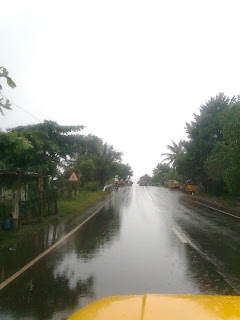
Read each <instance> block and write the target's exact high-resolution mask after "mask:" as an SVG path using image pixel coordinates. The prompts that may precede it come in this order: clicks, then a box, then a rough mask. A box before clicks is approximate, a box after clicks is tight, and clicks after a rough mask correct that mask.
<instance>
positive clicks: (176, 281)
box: [0, 186, 240, 320]
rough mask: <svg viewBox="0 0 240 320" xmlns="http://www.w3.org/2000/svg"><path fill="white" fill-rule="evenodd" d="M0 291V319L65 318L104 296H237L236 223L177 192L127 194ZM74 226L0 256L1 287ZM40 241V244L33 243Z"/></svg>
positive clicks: (239, 223)
mask: <svg viewBox="0 0 240 320" xmlns="http://www.w3.org/2000/svg"><path fill="white" fill-rule="evenodd" d="M112 196H113V198H112V200H111V201H110V202H109V203H108V204H107V205H106V206H105V207H104V208H103V209H102V210H101V211H100V212H99V213H98V214H96V215H95V216H94V217H93V218H92V219H91V220H90V221H88V222H87V223H86V224H85V225H84V226H83V227H82V228H81V229H79V230H77V231H76V232H75V233H74V234H72V235H71V236H70V237H69V238H68V239H66V240H65V241H64V242H62V243H61V244H60V245H59V246H58V247H57V248H55V249H54V250H53V251H51V252H50V253H49V254H48V255H47V256H45V257H44V258H42V259H41V260H40V261H39V262H37V263H36V264H35V265H33V266H32V267H31V268H30V269H28V270H27V271H25V272H24V273H23V274H22V275H20V276H19V277H18V278H17V279H15V280H14V281H12V282H11V283H10V284H9V285H8V286H6V287H5V288H3V289H2V290H1V291H0V318H1V319H28V320H30V319H39V320H40V319H65V318H66V317H67V316H69V315H70V314H72V313H73V312H74V311H76V310H78V309H79V308H81V307H83V306H84V305H86V304H87V303H89V302H92V301H94V300H96V299H98V298H101V297H105V296H111V295H123V294H124V295H126V294H145V293H168V294H171V293H173V294H220V295H237V294H239V293H240V276H239V266H240V253H239V252H240V250H239V249H240V244H239V236H240V220H239V219H236V218H234V217H230V216H227V215H224V214H221V213H219V212H215V211H213V210H210V209H207V208H205V207H201V206H199V205H196V204H194V203H192V202H189V201H188V197H186V196H185V195H184V194H182V193H180V192H178V191H170V190H168V189H164V188H158V187H139V186H133V187H126V188H122V189H119V191H118V192H114V193H113V194H112ZM79 222H80V221H79V220H78V219H77V218H75V220H74V221H71V222H70V223H69V222H68V223H64V224H61V225H60V226H58V227H48V228H47V229H46V230H44V232H43V233H42V234H40V235H38V236H37V237H35V238H34V239H33V240H32V241H31V242H29V241H28V243H27V244H26V243H23V244H21V245H19V246H18V247H16V250H13V251H8V252H7V251H3V252H0V271H1V279H2V281H4V280H5V279H6V278H8V277H9V276H10V275H12V274H13V273H15V272H16V271H17V270H18V269H20V268H21V267H23V266H24V265H25V264H26V263H28V262H29V261H30V260H32V259H33V258H34V257H36V256H37V255H38V254H39V253H41V252H42V251H44V250H45V249H46V248H47V247H49V246H50V245H51V244H52V243H54V242H55V241H56V240H58V239H59V238H61V236H63V235H64V234H66V233H67V232H68V231H69V230H71V229H72V228H73V226H74V225H76V224H78V223H79ZM40 240H41V241H40Z"/></svg>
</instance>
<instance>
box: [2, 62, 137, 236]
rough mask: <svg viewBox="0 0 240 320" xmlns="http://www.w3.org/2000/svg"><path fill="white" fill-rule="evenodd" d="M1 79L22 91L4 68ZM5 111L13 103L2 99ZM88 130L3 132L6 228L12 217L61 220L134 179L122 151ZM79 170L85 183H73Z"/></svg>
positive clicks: (51, 125)
mask: <svg viewBox="0 0 240 320" xmlns="http://www.w3.org/2000/svg"><path fill="white" fill-rule="evenodd" d="M0 79H3V80H4V81H3V85H6V84H7V85H8V86H10V87H12V88H14V87H16V84H15V83H14V82H13V80H12V79H11V78H10V77H9V74H8V71H7V70H6V69H5V68H3V67H1V68H0ZM1 90H2V86H1V84H0V94H1ZM4 109H5V110H9V109H11V103H10V101H9V100H7V99H6V98H4V96H2V95H1V96H0V113H1V116H2V117H3V116H4V113H3V110H4ZM83 129H84V126H83V125H67V126H64V125H59V124H57V123H56V122H53V121H44V122H43V123H38V124H34V125H27V126H19V127H15V128H11V129H8V130H7V131H6V132H3V131H1V129H0V150H1V152H0V223H1V221H4V220H6V219H10V218H16V219H21V220H24V219H25V220H26V219H27V220H30V221H33V222H36V221H37V220H41V224H44V223H46V222H50V221H59V220H61V219H63V218H65V217H66V216H68V215H70V214H71V213H74V212H79V211H81V210H82V209H84V208H86V206H88V205H91V204H93V203H94V202H97V201H99V200H100V199H102V198H103V197H104V193H103V192H102V189H103V187H104V186H105V185H107V184H111V183H113V181H114V178H115V177H116V176H118V177H119V179H120V178H121V179H123V180H126V179H127V178H130V177H131V176H132V175H133V172H132V169H131V167H130V166H129V164H124V163H123V162H122V153H121V152H119V151H117V150H115V148H114V147H113V146H112V145H109V144H108V143H107V142H104V141H103V140H102V139H101V138H99V137H97V136H96V135H92V134H88V135H84V134H82V130H83ZM73 171H74V172H75V173H76V175H77V177H78V178H79V181H76V182H69V181H68V178H69V177H70V175H71V173H72V172H73ZM18 203H19V205H18ZM21 211H22V212H21ZM20 213H21V214H20ZM56 213H57V218H56V217H53V214H56ZM20 216H21V217H20ZM19 217H20V218H19ZM31 218H32V219H31ZM23 229H25V230H27V229H28V230H30V229H31V228H27V227H26V228H25V227H24V228H23ZM33 229H35V227H33ZM22 232H23V231H22ZM15 237H16V235H15Z"/></svg>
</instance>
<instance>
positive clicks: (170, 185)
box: [167, 180, 181, 190]
mask: <svg viewBox="0 0 240 320" xmlns="http://www.w3.org/2000/svg"><path fill="white" fill-rule="evenodd" d="M167 186H168V188H169V189H170V190H174V189H178V190H180V187H181V185H180V184H179V183H178V182H177V180H168V181H167Z"/></svg>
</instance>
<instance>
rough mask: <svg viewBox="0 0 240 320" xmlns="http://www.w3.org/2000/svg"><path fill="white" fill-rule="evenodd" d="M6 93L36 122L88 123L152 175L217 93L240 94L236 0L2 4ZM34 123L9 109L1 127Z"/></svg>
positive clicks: (0, 61) (0, 56)
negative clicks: (8, 79) (195, 115)
mask: <svg viewBox="0 0 240 320" xmlns="http://www.w3.org/2000/svg"><path fill="white" fill-rule="evenodd" d="M0 8H1V9H0V10H1V19H0V66H4V67H6V68H7V69H8V71H9V72H10V76H11V77H12V78H13V80H14V81H15V82H16V84H17V88H15V89H9V88H7V87H6V86H5V87H4V89H3V91H2V93H3V94H4V95H5V96H7V97H8V98H10V100H12V101H13V102H15V103H16V104H18V105H19V106H20V107H22V108H24V109H25V110H27V111H28V112H30V113H31V114H33V115H34V116H35V117H36V118H38V119H40V120H42V121H43V120H54V121H57V122H58V123H59V124H64V125H77V124H80V125H84V126H86V127H87V129H85V130H84V131H83V132H82V133H85V134H87V133H93V134H96V135H97V136H99V137H100V138H102V139H103V140H104V141H106V142H108V143H109V144H113V145H114V147H115V149H117V150H118V151H122V152H123V153H124V157H123V161H124V162H125V163H129V164H130V165H131V167H132V169H133V170H134V174H135V179H138V178H139V176H141V175H143V174H145V173H148V174H150V175H151V174H152V170H153V169H154V167H156V165H157V163H158V162H160V161H161V160H162V159H163V158H162V157H161V153H163V152H167V149H166V145H168V144H171V140H174V141H175V142H179V140H180V139H185V138H186V131H185V129H184V127H185V122H190V121H192V120H193V113H194V112H195V113H197V112H198V110H199V107H200V105H201V104H204V103H205V102H206V101H207V100H208V99H209V98H210V97H212V96H215V95H216V94H218V93H219V92H224V93H225V94H226V95H227V96H230V97H232V96H233V95H235V94H239V93H240V90H239V83H240V81H239V75H240V44H239V33H240V19H239V12H240V11H239V9H240V2H239V1H231V0H227V1H221V0H216V1H215V0H212V1H211V0H207V1H205V0H201V1H194V0H191V1H186V0H183V1H180V0H172V1H166V0H165V1H161V0H158V1H155V0H148V1H141V0H138V1H135V0H127V1H125V0H121V1H114V0H85V1H81V0H69V1H60V0H58V1H55V0H47V1H43V0H42V1H38V2H37V1H19V0H16V1H14V0H12V1H3V0H0ZM37 122H38V121H37V120H36V119H35V118H33V117H31V116H29V115H27V114H26V113H24V112H23V111H21V110H20V109H18V108H17V107H15V106H13V110H12V111H8V112H6V114H5V117H0V128H1V129H6V128H8V127H14V126H17V125H27V124H35V123H37Z"/></svg>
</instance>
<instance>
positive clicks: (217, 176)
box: [204, 96, 240, 195]
mask: <svg viewBox="0 0 240 320" xmlns="http://www.w3.org/2000/svg"><path fill="white" fill-rule="evenodd" d="M220 121H221V124H222V133H223V137H224V141H221V142H218V143H217V144H216V145H215V147H214V148H213V150H212V152H211V154H210V156H209V158H208V159H207V160H206V162H205V164H204V168H205V171H206V172H207V173H208V175H209V177H210V178H211V179H212V180H213V181H214V182H219V181H224V183H225V185H226V186H227V190H228V192H229V193H231V194H234V195H239V194H240V179H239V176H240V161H239V159H240V96H237V97H234V98H233V99H232V100H231V103H230V106H229V107H228V109H227V110H226V111H225V112H224V113H223V114H222V116H221V119H220Z"/></svg>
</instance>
